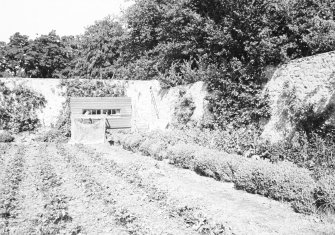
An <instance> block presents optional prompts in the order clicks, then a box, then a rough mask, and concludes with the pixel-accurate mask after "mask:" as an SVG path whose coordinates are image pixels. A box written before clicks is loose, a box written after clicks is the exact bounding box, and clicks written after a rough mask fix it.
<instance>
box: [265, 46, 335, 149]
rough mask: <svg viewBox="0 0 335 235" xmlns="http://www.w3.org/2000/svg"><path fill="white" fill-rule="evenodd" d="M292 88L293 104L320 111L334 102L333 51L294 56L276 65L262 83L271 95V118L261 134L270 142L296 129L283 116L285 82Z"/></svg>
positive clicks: (334, 74)
mask: <svg viewBox="0 0 335 235" xmlns="http://www.w3.org/2000/svg"><path fill="white" fill-rule="evenodd" d="M285 84H286V85H288V87H289V88H288V89H290V90H294V89H295V96H296V99H295V100H294V103H293V104H294V105H295V106H296V107H307V106H308V105H311V106H312V107H313V111H314V113H316V114H317V113H321V112H323V111H324V110H325V108H326V107H327V106H328V105H329V104H332V103H335V52H329V53H324V54H319V55H316V56H311V57H306V58H302V59H298V60H293V61H291V62H289V63H288V64H285V65H283V66H281V67H279V68H278V69H277V71H276V72H275V73H274V75H273V76H272V79H271V80H270V81H269V82H268V84H267V85H266V87H265V90H266V92H268V94H269V97H270V105H271V119H270V121H269V123H268V124H267V125H266V126H265V130H264V132H263V134H262V137H263V138H264V139H266V140H269V141H270V142H272V143H276V142H279V141H282V140H284V139H285V138H287V137H288V136H290V135H291V134H292V132H294V130H295V126H294V123H290V122H289V120H286V119H285V118H283V115H282V113H283V111H284V109H285V108H286V107H285V106H284V105H283V103H284V101H285V99H286V98H285V97H283V96H282V93H283V90H284V85H285Z"/></svg>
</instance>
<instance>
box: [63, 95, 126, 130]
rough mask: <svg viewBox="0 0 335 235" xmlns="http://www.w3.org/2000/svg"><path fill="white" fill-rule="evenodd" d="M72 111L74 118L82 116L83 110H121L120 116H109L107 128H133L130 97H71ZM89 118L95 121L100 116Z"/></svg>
mask: <svg viewBox="0 0 335 235" xmlns="http://www.w3.org/2000/svg"><path fill="white" fill-rule="evenodd" d="M70 109H71V116H73V117H76V116H80V115H82V112H83V109H120V115H115V116H107V119H106V121H107V128H131V114H132V107H131V98H129V97H71V99H70ZM88 116H89V117H92V119H94V117H95V116H99V115H88ZM85 118H87V117H85Z"/></svg>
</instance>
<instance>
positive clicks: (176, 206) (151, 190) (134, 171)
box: [79, 146, 231, 235]
mask: <svg viewBox="0 0 335 235" xmlns="http://www.w3.org/2000/svg"><path fill="white" fill-rule="evenodd" d="M79 149H80V151H85V152H86V153H87V154H88V156H89V157H90V158H91V159H92V161H94V162H98V163H100V165H102V166H103V167H104V168H105V169H106V170H107V171H108V172H111V173H113V174H115V175H117V176H119V177H121V178H123V179H125V180H126V181H127V182H128V183H129V184H133V185H136V186H137V187H140V188H141V189H142V190H143V191H144V192H146V194H147V196H148V199H149V201H155V202H158V203H159V205H160V208H167V210H168V213H169V215H170V216H171V217H176V216H177V217H180V218H181V219H182V220H183V221H184V223H185V224H186V226H187V227H190V228H192V229H193V230H195V231H196V232H199V233H200V234H213V235H214V234H226V233H228V234H230V232H231V231H230V230H231V228H230V227H229V226H226V225H225V224H224V223H220V222H217V221H215V220H214V219H213V218H211V217H210V216H208V215H206V214H205V213H203V211H202V210H201V209H200V208H199V207H198V206H196V205H194V203H187V201H185V198H183V200H181V201H180V200H178V198H173V199H172V198H171V195H170V194H169V193H168V192H167V191H165V190H161V189H159V188H158V187H157V186H156V185H155V184H154V183H150V181H149V180H147V179H146V178H145V176H143V175H141V174H139V173H138V167H139V166H136V165H135V166H128V165H127V166H126V167H125V166H121V165H119V164H117V163H116V162H114V161H113V160H111V159H106V158H104V157H103V156H102V154H101V153H95V152H94V151H92V150H90V149H89V148H87V147H84V146H80V148H79ZM173 201H174V203H172V202H173Z"/></svg>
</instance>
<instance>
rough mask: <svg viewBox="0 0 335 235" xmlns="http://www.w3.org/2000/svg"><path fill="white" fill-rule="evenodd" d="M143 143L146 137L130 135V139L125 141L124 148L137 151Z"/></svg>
mask: <svg viewBox="0 0 335 235" xmlns="http://www.w3.org/2000/svg"><path fill="white" fill-rule="evenodd" d="M143 141H144V137H143V136H142V135H141V134H132V135H128V137H127V138H126V139H124V147H125V148H127V149H129V150H132V151H136V150H138V148H139V146H140V144H141V143H142V142H143Z"/></svg>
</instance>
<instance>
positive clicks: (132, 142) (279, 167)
mask: <svg viewBox="0 0 335 235" xmlns="http://www.w3.org/2000/svg"><path fill="white" fill-rule="evenodd" d="M112 141H114V143H116V144H120V145H122V146H123V147H124V148H125V149H127V150H130V151H134V152H135V151H139V152H142V153H143V154H144V155H148V156H151V157H153V158H155V159H157V160H164V159H168V161H169V163H170V164H173V165H176V166H179V167H182V168H185V169H191V170H194V171H195V172H197V173H198V174H200V175H204V176H208V177H212V178H214V179H216V180H219V181H226V182H234V184H235V187H236V188H237V189H242V190H245V191H247V192H250V193H257V194H261V195H264V196H266V197H269V198H273V199H275V200H280V201H288V202H291V205H292V207H293V208H294V209H295V211H297V212H301V213H307V214H309V213H314V212H317V210H323V211H328V212H329V211H334V210H335V177H333V176H325V177H324V178H322V179H321V180H319V181H315V180H314V179H313V177H312V176H311V172H310V171H308V170H306V169H303V168H299V167H298V166H296V165H294V164H292V163H289V162H278V163H271V162H269V161H267V160H254V159H248V158H244V157H242V156H240V155H232V154H227V153H224V152H220V151H216V150H212V149H208V148H204V147H199V146H197V145H194V144H186V143H182V142H179V143H176V142H174V141H170V138H165V136H164V135H163V134H161V133H159V132H153V133H149V134H144V133H125V132H116V133H113V135H112Z"/></svg>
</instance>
